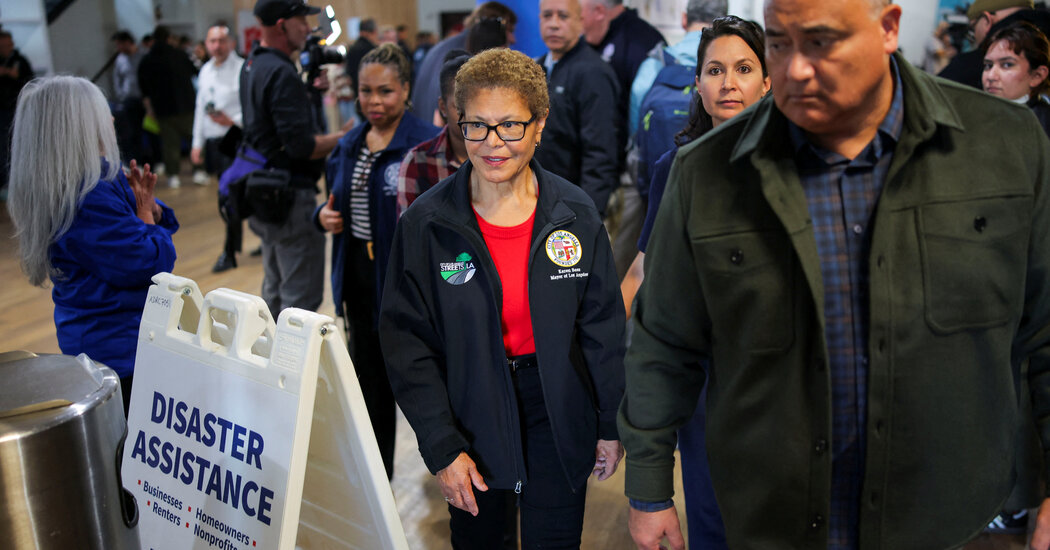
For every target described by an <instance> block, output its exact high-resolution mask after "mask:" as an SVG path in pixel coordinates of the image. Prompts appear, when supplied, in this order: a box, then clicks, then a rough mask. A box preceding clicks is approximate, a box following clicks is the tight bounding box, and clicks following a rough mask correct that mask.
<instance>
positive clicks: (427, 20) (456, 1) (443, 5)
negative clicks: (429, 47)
mask: <svg viewBox="0 0 1050 550" xmlns="http://www.w3.org/2000/svg"><path fill="white" fill-rule="evenodd" d="M536 2H537V3H538V2H539V0H536ZM475 4H476V2H475V0H416V6H417V9H418V11H419V18H418V25H419V30H421V31H430V32H432V33H434V36H436V37H437V38H438V39H441V17H440V15H439V14H440V13H441V12H443V11H471V10H473V9H474V5H475Z"/></svg>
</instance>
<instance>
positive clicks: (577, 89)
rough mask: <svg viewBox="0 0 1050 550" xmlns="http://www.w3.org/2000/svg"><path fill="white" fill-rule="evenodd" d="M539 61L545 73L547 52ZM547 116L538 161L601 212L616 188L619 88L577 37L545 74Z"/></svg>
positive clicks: (605, 66)
mask: <svg viewBox="0 0 1050 550" xmlns="http://www.w3.org/2000/svg"><path fill="white" fill-rule="evenodd" d="M548 55H550V53H547V54H544V55H542V56H540V58H539V59H538V60H537V62H538V63H539V64H540V66H541V67H544V69H543V70H544V71H546V70H547V69H546V66H545V65H544V63H546V60H547V56H548ZM547 89H548V92H549V95H550V114H548V115H547V125H546V126H544V128H543V143H541V144H540V146H539V148H538V149H537V150H536V160H538V161H540V163H542V164H543V165H544V166H545V167H547V169H548V170H550V171H551V172H554V173H555V174H557V175H559V176H561V177H563V178H565V179H567V180H569V181H571V182H574V183H578V184H579V185H580V187H581V188H583V190H584V191H586V192H587V194H588V195H589V196H590V197H591V200H593V201H594V206H596V207H598V213H599V214H600V215H605V206H606V204H607V203H608V202H609V195H611V194H612V193H613V191H615V190H616V188H617V187H619V186H620V160H619V159H620V156H619V155H620V145H621V143H622V142H623V140H621V139H620V138H621V134H622V133H623V132H625V130H624V128H626V125H625V124H624V117H623V115H622V114H621V113H620V110H619V108H618V105H619V101H620V93H621V88H620V85H619V84H617V83H616V73H614V72H613V70H612V68H611V67H610V66H609V64H608V63H606V62H604V61H602V58H601V57H598V54H597V53H594V50H592V49H591V48H590V46H588V45H587V43H586V42H585V41H584V40H583V39H582V38H581V39H580V41H579V42H577V43H576V46H575V47H574V48H573V49H571V50H569V51H568V52H565V55H564V56H562V58H561V59H559V60H558V62H557V63H555V64H554V69H552V70H551V74H549V75H547Z"/></svg>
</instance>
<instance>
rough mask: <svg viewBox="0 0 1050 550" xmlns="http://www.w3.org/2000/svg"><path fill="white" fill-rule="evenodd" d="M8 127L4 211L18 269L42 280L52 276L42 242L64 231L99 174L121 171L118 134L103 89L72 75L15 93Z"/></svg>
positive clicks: (38, 81) (41, 81) (39, 282)
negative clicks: (8, 218)
mask: <svg viewBox="0 0 1050 550" xmlns="http://www.w3.org/2000/svg"><path fill="white" fill-rule="evenodd" d="M11 134H12V135H11V175H10V180H9V182H10V183H9V188H8V201H7V210H8V212H10V214H11V220H12V221H13V222H14V225H15V236H16V237H17V238H18V242H19V248H20V253H21V256H22V270H23V271H24V272H25V274H26V275H28V276H29V282H30V283H32V284H33V285H36V286H44V285H45V284H46V281H47V278H48V276H49V275H52V274H56V275H58V274H57V273H55V270H54V267H53V266H52V265H51V259H50V257H49V255H48V249H49V248H50V247H51V245H52V244H54V243H55V241H57V240H58V238H59V237H61V236H62V235H64V234H65V233H66V231H68V230H69V227H70V226H71V225H72V224H73V218H74V217H76V214H77V210H78V208H79V207H80V204H81V203H82V202H83V200H84V197H85V196H87V194H88V193H90V192H91V190H92V189H94V188H95V185H96V184H97V183H98V181H99V179H100V178H103V179H112V178H114V177H116V175H117V172H118V171H119V170H120V153H119V150H118V149H117V136H116V132H115V131H114V129H113V119H112V115H111V114H110V111H109V105H108V104H107V103H106V98H105V97H104V96H103V95H102V91H101V90H99V89H98V87H97V86H95V85H94V84H92V83H91V82H89V81H88V80H85V79H83V78H80V77H75V76H51V77H43V78H37V79H34V80H32V81H31V82H29V84H27V85H26V86H25V88H23V89H22V93H21V94H19V96H18V106H17V108H16V110H15V120H14V126H13V129H12V132H11ZM103 158H105V160H106V162H107V163H108V164H109V166H108V167H107V169H106V172H105V173H104V174H103V173H102V159H103Z"/></svg>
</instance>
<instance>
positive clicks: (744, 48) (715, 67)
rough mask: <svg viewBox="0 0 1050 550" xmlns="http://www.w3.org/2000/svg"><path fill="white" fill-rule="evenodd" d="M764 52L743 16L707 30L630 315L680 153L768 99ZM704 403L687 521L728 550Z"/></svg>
mask: <svg viewBox="0 0 1050 550" xmlns="http://www.w3.org/2000/svg"><path fill="white" fill-rule="evenodd" d="M764 52H765V38H764V37H763V33H762V28H761V27H759V26H758V25H757V24H755V23H752V22H750V21H746V20H744V19H741V18H739V17H736V16H733V15H730V16H726V17H720V18H718V19H715V20H714V23H713V24H712V25H711V27H709V28H706V29H704V30H703V34H702V36H701V38H700V46H699V47H698V48H697V53H696V59H697V65H696V93H695V94H693V101H692V103H691V104H690V108H689V121H688V122H687V123H686V126H685V128H683V129H682V131H680V132H678V134H677V135H675V147H674V148H673V149H671V150H669V151H667V152H666V153H664V154H663V155H662V156H661V157H660V159H659V160H657V161H656V164H655V165H654V166H653V167H652V169H651V170H650V171H649V172H650V173H651V174H652V180H651V183H650V186H649V210H648V212H647V213H646V216H645V223H644V225H643V226H642V233H641V235H640V237H639V239H638V249H639V250H640V252H639V253H638V258H636V259H635V261H634V264H633V265H632V266H631V270H630V272H629V273H628V276H627V277H626V278H625V279H624V283H623V287H622V288H623V294H624V299H625V303H626V304H627V308H628V310H629V309H630V304H631V301H632V300H633V297H634V294H635V292H637V290H638V286H639V285H641V279H642V275H641V271H642V262H643V258H644V256H645V248H646V244H647V243H648V241H649V234H650V232H651V231H652V227H653V222H654V220H655V219H656V213H657V212H658V210H659V208H660V199H661V197H662V196H663V193H664V188H665V187H666V186H667V176H668V175H669V174H670V171H671V164H672V162H673V161H674V157H675V155H676V154H677V153H678V148H679V147H682V146H683V145H685V144H687V143H689V142H691V141H693V140H695V139H697V138H699V137H700V136H703V135H704V134H706V133H707V132H709V131H711V130H713V129H714V128H717V127H718V126H719V125H721V124H722V123H724V122H726V121H727V120H729V119H730V118H732V117H733V116H735V115H737V114H738V113H740V112H741V111H743V110H744V109H746V108H747V107H749V106H751V105H752V104H754V103H756V102H757V101H758V100H760V99H762V97H763V96H765V94H766V93H767V92H768V91H769V86H770V81H769V76H768V74H767V72H766V61H765V57H764ZM628 314H630V311H628ZM705 400H706V392H705V393H703V394H701V396H700V402H699V403H698V404H697V408H696V413H695V414H694V415H693V418H692V419H691V420H690V421H689V422H688V423H687V424H685V425H684V426H682V428H681V429H679V430H678V448H679V452H680V454H681V459H682V471H683V472H690V474H689V475H687V476H683V479H682V482H683V489H684V490H685V500H686V517H687V519H688V522H689V540H690V543H691V544H692V545H695V546H697V547H701V548H724V547H725V530H724V528H723V527H722V516H721V514H720V513H719V510H718V504H717V502H716V501H715V495H714V490H713V489H712V487H711V476H710V474H709V473H708V467H707V451H706V447H705V445H704V417H705V410H704V409H705V406H704V405H705V403H704V401H705Z"/></svg>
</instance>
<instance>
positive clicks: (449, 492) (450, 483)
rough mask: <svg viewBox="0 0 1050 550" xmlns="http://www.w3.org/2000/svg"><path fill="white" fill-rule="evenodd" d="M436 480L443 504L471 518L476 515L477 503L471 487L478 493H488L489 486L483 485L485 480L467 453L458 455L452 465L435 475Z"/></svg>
mask: <svg viewBox="0 0 1050 550" xmlns="http://www.w3.org/2000/svg"><path fill="white" fill-rule="evenodd" d="M437 480H438V484H439V485H441V494H442V495H445V502H447V503H449V504H451V505H452V506H455V507H456V508H459V509H460V510H463V511H466V512H470V514H471V515H473V516H477V515H478V503H477V501H475V500H474V490H473V489H472V488H471V485H473V486H474V487H477V489H478V490H479V491H488V490H489V486H488V485H485V479H484V478H482V477H481V474H480V473H479V472H478V468H477V466H475V465H474V461H473V460H471V458H470V457H469V456H468V455H467V453H465V452H461V453H459V456H457V457H456V460H453V461H452V464H449V465H448V466H445V469H444V470H441V471H440V472H438V473H437Z"/></svg>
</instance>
